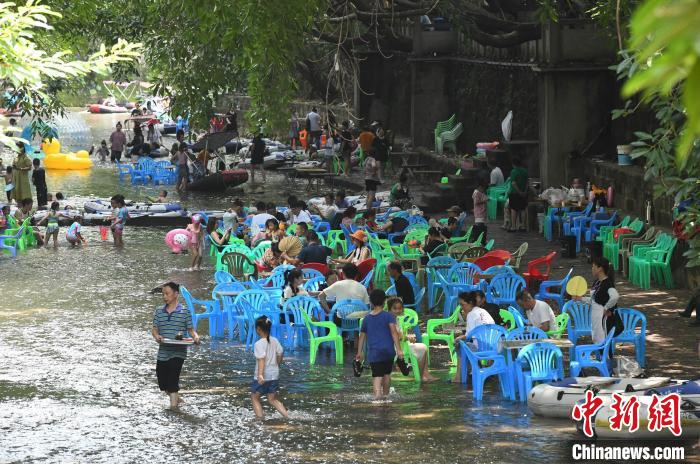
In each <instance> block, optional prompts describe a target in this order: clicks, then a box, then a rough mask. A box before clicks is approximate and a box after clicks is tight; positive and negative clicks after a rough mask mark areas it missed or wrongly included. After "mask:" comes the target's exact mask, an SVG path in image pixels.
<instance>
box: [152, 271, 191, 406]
mask: <svg viewBox="0 0 700 464" xmlns="http://www.w3.org/2000/svg"><path fill="white" fill-rule="evenodd" d="M179 297H180V286H179V285H178V284H176V283H175V282H168V283H166V284H165V285H163V302H164V303H165V305H164V306H163V307H162V308H158V309H156V313H155V314H154V316H153V328H152V329H151V335H153V338H154V339H155V340H156V341H157V342H158V343H159V346H158V358H157V359H158V360H157V362H156V375H157V376H158V387H159V388H160V391H164V392H165V393H166V395H168V396H169V397H170V408H171V409H177V408H178V407H179V406H180V404H181V403H182V400H180V395H179V394H178V391H180V372H181V371H182V365H183V364H184V362H185V358H187V346H186V345H167V344H164V343H163V339H166V338H167V339H170V340H175V339H176V337H177V336H178V335H182V334H184V333H189V334H190V336H191V337H192V339H193V340H194V343H195V344H197V345H198V344H199V335H197V331H196V330H195V329H194V327H192V317H191V316H190V313H189V311H187V310H186V309H185V308H183V307H182V305H181V304H180V303H179V302H178V298H179Z"/></svg>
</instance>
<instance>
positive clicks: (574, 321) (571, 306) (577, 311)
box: [561, 300, 593, 345]
mask: <svg viewBox="0 0 700 464" xmlns="http://www.w3.org/2000/svg"><path fill="white" fill-rule="evenodd" d="M561 312H562V313H566V314H568V315H569V323H568V324H567V326H566V331H567V333H568V334H569V340H571V343H573V344H574V345H576V340H578V338H579V337H581V336H588V335H591V333H592V330H593V329H592V328H591V305H590V304H588V303H584V302H583V301H574V300H571V301H567V302H566V304H564V309H562V311H561Z"/></svg>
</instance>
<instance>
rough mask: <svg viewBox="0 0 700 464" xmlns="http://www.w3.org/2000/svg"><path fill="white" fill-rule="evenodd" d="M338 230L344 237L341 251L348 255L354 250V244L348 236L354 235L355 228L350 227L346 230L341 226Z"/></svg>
mask: <svg viewBox="0 0 700 464" xmlns="http://www.w3.org/2000/svg"><path fill="white" fill-rule="evenodd" d="M340 230H342V231H343V237H345V249H344V250H343V252H344V253H350V252H351V251H352V250H354V249H355V244H354V243H352V239H351V238H350V234H352V233H354V232H355V231H356V230H357V227H356V226H354V224H353V225H352V226H350V228H349V229H348V228H347V227H345V226H344V225H343V224H341V225H340Z"/></svg>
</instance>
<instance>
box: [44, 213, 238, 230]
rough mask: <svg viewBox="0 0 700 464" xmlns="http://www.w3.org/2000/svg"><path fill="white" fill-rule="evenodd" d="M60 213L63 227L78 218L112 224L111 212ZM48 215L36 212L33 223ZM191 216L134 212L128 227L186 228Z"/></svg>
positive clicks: (86, 222) (217, 215) (219, 216)
mask: <svg viewBox="0 0 700 464" xmlns="http://www.w3.org/2000/svg"><path fill="white" fill-rule="evenodd" d="M59 212H60V213H61V214H62V216H61V217H59V220H58V223H59V225H61V226H62V227H67V226H70V225H71V223H72V222H73V218H75V217H76V216H81V217H82V218H83V225H85V226H106V225H109V224H110V223H111V217H112V212H111V211H103V212H99V213H81V212H80V211H78V210H75V209H67V210H62V211H59ZM203 213H205V214H207V215H208V216H210V217H215V218H217V219H222V218H223V217H224V212H223V211H203ZM47 214H48V212H47V211H46V210H44V211H38V212H36V213H35V214H34V216H33V217H32V223H33V224H37V223H39V221H41V220H42V219H44V217H46V215H47ZM63 216H68V217H63ZM190 216H191V213H189V212H188V211H186V210H184V209H182V210H178V211H167V212H160V213H156V212H152V211H134V212H129V219H128V220H127V227H171V228H173V227H185V226H187V224H189V223H190V222H191V220H190Z"/></svg>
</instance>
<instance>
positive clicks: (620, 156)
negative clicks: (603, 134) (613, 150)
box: [617, 145, 633, 166]
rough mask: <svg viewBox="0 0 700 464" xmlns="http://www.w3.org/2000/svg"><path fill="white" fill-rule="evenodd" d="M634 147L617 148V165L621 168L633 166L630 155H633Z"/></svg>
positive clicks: (622, 146)
mask: <svg viewBox="0 0 700 464" xmlns="http://www.w3.org/2000/svg"><path fill="white" fill-rule="evenodd" d="M632 148H633V147H632V145H618V146H617V164H618V165H620V166H629V165H630V164H632V158H630V153H632Z"/></svg>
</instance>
